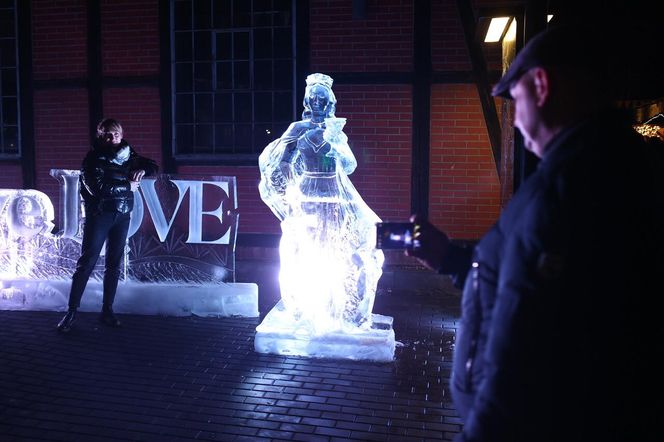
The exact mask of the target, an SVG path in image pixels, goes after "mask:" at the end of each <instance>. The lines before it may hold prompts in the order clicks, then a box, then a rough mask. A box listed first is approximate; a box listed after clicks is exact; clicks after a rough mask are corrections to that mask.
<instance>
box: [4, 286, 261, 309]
mask: <svg viewBox="0 0 664 442" xmlns="http://www.w3.org/2000/svg"><path fill="white" fill-rule="evenodd" d="M70 287H71V281H34V280H23V281H22V280H3V281H0V310H54V311H64V310H67V300H68V297H69V288H70ZM102 292H103V289H102V284H101V283H100V282H98V281H90V282H88V285H87V287H86V288H85V292H84V293H83V299H82V300H81V307H80V310H81V311H84V312H87V311H92V312H94V311H100V310H101V303H102V296H103V295H102ZM113 308H114V310H115V312H116V313H132V314H139V315H163V316H188V315H196V316H216V317H224V316H246V317H257V316H258V286H257V285H256V284H253V283H222V284H208V285H205V284H198V285H193V284H191V285H186V284H177V283H171V284H169V283H162V284H153V283H138V282H132V281H126V282H120V284H118V291H117V295H116V297H115V303H114V304H113Z"/></svg>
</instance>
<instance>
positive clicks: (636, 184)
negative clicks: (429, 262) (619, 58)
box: [441, 114, 664, 442]
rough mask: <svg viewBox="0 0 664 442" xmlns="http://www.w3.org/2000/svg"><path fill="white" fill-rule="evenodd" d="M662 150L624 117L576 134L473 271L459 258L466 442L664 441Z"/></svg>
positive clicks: (515, 204)
mask: <svg viewBox="0 0 664 442" xmlns="http://www.w3.org/2000/svg"><path fill="white" fill-rule="evenodd" d="M659 147H660V148H659V149H657V148H656V147H653V145H647V144H646V143H644V142H643V139H642V138H641V137H640V136H639V135H638V134H637V133H636V132H635V131H634V130H633V129H632V128H631V127H630V126H629V125H628V124H626V122H625V120H624V119H622V118H620V117H619V116H616V115H609V114H606V115H602V116H600V117H597V118H595V119H593V120H591V121H585V122H583V123H581V124H579V125H577V126H575V127H572V128H569V129H567V130H565V131H564V132H562V133H560V134H559V135H558V136H557V137H556V138H555V139H554V140H552V142H551V144H550V146H549V147H548V149H547V153H546V155H545V156H544V158H543V159H542V161H540V163H539V165H538V168H537V170H536V171H535V172H534V173H533V174H532V175H531V176H530V177H529V178H528V179H527V180H526V182H524V184H523V185H522V187H521V188H520V189H519V190H518V192H517V193H516V194H515V195H514V197H513V199H512V201H511V202H510V204H509V205H508V206H507V207H506V209H505V210H504V211H503V213H502V214H501V216H500V219H499V220H498V222H497V223H496V224H495V225H494V226H493V228H492V229H491V230H490V231H489V232H488V233H487V234H486V235H485V236H484V237H483V238H482V240H481V241H480V242H479V244H478V245H477V246H476V247H475V250H474V252H473V255H472V261H471V260H470V254H469V253H468V251H466V250H463V249H460V248H458V247H456V246H453V248H452V249H451V251H450V255H449V256H448V257H447V263H446V266H445V267H444V268H443V269H441V271H442V272H443V273H451V274H454V275H455V276H456V277H457V280H458V279H459V278H463V277H464V275H465V274H466V272H468V273H467V277H465V286H464V292H463V300H462V316H463V317H462V320H461V323H460V327H459V330H458V332H457V339H456V345H455V355H454V369H453V376H452V382H451V388H452V393H453V397H454V399H455V403H456V405H457V408H458V409H459V411H460V414H461V415H462V417H463V418H464V421H465V425H464V429H463V434H461V435H460V436H459V440H464V441H492V442H494V441H496V442H497V441H531V442H532V441H561V440H565V441H594V440H602V441H622V440H639V441H644V440H658V441H662V440H664V437H663V434H664V426H663V425H664V424H663V423H662V422H663V418H664V414H663V411H662V410H663V409H662V406H661V404H662V403H663V402H664V400H663V399H662V394H663V393H664V391H662V381H661V378H662V375H661V372H660V370H657V369H656V367H657V365H656V363H655V362H654V361H659V360H661V355H662V348H664V342H663V341H662V339H663V338H664V336H663V334H662V324H663V323H664V321H663V320H662V319H661V318H660V316H661V314H662V310H660V309H658V308H657V307H658V305H660V304H661V302H660V301H659V298H660V297H662V296H663V295H664V289H662V286H661V283H660V275H661V273H662V271H663V270H664V267H662V264H663V259H662V250H663V249H664V234H663V229H664V214H663V212H664V208H663V206H664V203H663V200H664V186H663V184H662V183H663V178H664V172H663V171H662V156H664V151H662V150H661V146H659ZM471 263H472V264H471Z"/></svg>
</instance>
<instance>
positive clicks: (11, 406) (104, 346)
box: [0, 264, 460, 442]
mask: <svg viewBox="0 0 664 442" xmlns="http://www.w3.org/2000/svg"><path fill="white" fill-rule="evenodd" d="M240 273H241V272H240ZM243 279H244V280H254V281H256V282H258V283H259V287H260V289H259V294H260V299H261V301H260V310H261V314H262V315H264V314H265V313H267V311H268V310H269V308H271V307H272V305H274V303H275V302H276V301H277V298H278V295H277V294H276V293H275V287H274V286H275V281H276V278H275V277H274V273H273V272H272V271H271V269H270V268H269V266H263V267H261V265H260V264H258V265H252V266H251V268H250V269H248V270H246V271H245V272H244V274H243V275H239V277H238V280H243ZM374 312H375V313H380V314H384V315H389V316H393V317H394V329H395V333H396V339H397V341H398V342H399V343H400V344H402V345H398V348H397V350H396V355H395V359H394V361H393V362H387V363H372V362H359V361H346V360H322V359H308V358H301V357H285V356H277V355H265V354H258V353H255V352H254V351H253V339H254V335H255V327H256V325H258V324H259V323H260V320H261V318H199V317H193V316H192V317H159V316H138V315H122V317H121V318H122V320H123V322H124V326H123V327H122V328H120V329H110V328H107V327H105V326H103V325H101V324H100V323H99V322H98V321H97V315H96V314H94V313H81V314H80V317H79V318H78V321H77V323H76V328H75V329H74V330H72V331H71V332H70V333H69V334H68V335H64V336H63V335H60V334H58V333H57V332H56V331H55V325H56V323H57V322H58V321H59V319H60V318H61V316H62V313H58V312H23V311H0V324H1V325H0V440H1V441H3V442H5V441H28V440H62V441H86V442H87V441H117V440H136V441H171V440H186V439H200V440H220V441H235V440H238V441H240V440H251V441H254V440H255V441H261V440H265V441H268V440H300V441H342V440H344V441H345V440H362V441H370V440H378V441H424V440H450V439H452V438H453V436H454V434H455V433H457V432H458V431H459V430H460V422H459V419H458V417H457V415H456V411H455V410H454V408H453V405H452V404H451V401H450V396H449V391H448V388H447V383H448V381H449V374H450V368H451V367H450V364H451V357H452V348H453V343H454V335H455V324H456V319H457V318H458V312H459V293H458V291H457V290H455V289H454V288H452V287H451V286H450V285H449V281H447V280H446V279H445V278H442V277H438V276H435V275H431V274H430V273H427V272H425V271H421V270H417V271H416V270H395V271H389V272H386V273H385V274H384V276H383V278H382V279H381V283H380V286H379V291H378V296H377V299H376V305H375V308H374Z"/></svg>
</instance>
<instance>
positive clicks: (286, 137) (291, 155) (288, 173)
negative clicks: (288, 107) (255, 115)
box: [279, 121, 310, 180]
mask: <svg viewBox="0 0 664 442" xmlns="http://www.w3.org/2000/svg"><path fill="white" fill-rule="evenodd" d="M309 126H310V124H309V122H308V121H297V122H295V123H291V125H290V126H288V129H286V131H285V132H284V134H283V135H282V136H281V139H280V141H279V143H280V144H281V145H282V149H283V153H282V154H281V159H280V160H279V169H281V172H282V173H283V174H284V176H285V177H286V178H288V179H289V180H291V179H293V160H294V159H295V156H296V155H295V154H296V153H297V140H298V138H300V137H301V136H302V135H303V134H304V133H305V132H306V131H307V129H308V128H309Z"/></svg>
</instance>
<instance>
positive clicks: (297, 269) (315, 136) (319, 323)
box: [257, 74, 394, 357]
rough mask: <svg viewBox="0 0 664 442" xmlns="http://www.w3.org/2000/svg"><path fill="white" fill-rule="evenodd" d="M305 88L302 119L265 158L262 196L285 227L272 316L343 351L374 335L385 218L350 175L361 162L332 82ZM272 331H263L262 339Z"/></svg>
mask: <svg viewBox="0 0 664 442" xmlns="http://www.w3.org/2000/svg"><path fill="white" fill-rule="evenodd" d="M306 83H307V86H306V90H305V96H304V112H303V114H302V120H300V121H296V122H294V123H292V124H291V125H290V126H289V127H288V129H286V131H285V132H284V133H283V135H282V136H281V137H280V138H278V139H276V140H274V141H273V142H271V143H270V144H268V146H266V148H265V149H264V150H263V152H262V153H261V155H260V157H259V168H260V172H261V181H260V184H259V191H260V195H261V198H262V199H263V201H264V202H265V203H266V204H267V205H268V206H269V207H270V209H271V210H272V212H273V213H274V214H275V215H276V216H277V217H278V218H279V219H280V220H281V230H282V236H281V242H280V245H279V257H280V265H281V268H280V274H279V283H280V288H281V303H280V310H279V312H278V313H277V312H276V310H273V312H274V313H275V315H277V316H278V317H279V319H278V320H276V322H277V323H278V324H280V325H279V327H281V325H284V324H286V323H289V324H290V325H288V326H286V325H284V326H285V327H286V328H287V329H291V328H292V327H295V328H294V329H293V330H294V331H295V332H296V333H298V334H300V335H303V336H311V337H321V336H327V337H328V338H330V339H332V340H333V341H334V342H335V343H336V344H330V345H331V346H335V345H336V346H341V347H344V345H345V344H341V343H340V341H339V339H341V336H347V335H356V334H358V333H368V332H369V331H370V330H372V320H373V319H375V315H372V309H373V304H374V300H375V296H376V286H377V284H378V280H379V279H380V276H381V274H382V265H383V260H384V257H383V252H382V251H381V250H378V249H376V247H375V244H376V243H375V236H376V230H375V229H376V227H375V225H376V222H379V221H380V218H379V217H378V216H377V215H376V214H375V213H374V212H373V211H372V210H371V208H370V207H369V206H368V205H367V204H366V203H365V202H364V200H363V199H362V197H361V196H360V194H359V193H358V191H357V190H356V189H355V187H354V186H353V184H352V182H351V181H350V179H349V178H348V175H349V174H351V173H353V171H354V170H355V168H356V167H357V161H356V160H355V156H354V155H353V152H352V151H351V149H350V146H349V145H348V137H347V136H346V134H345V133H344V132H343V128H344V126H345V124H346V119H345V118H338V117H336V116H335V107H336V102H337V100H336V97H335V96H334V93H333V92H332V78H330V77H329V76H327V75H324V74H312V75H309V76H308V77H307V81H306ZM266 320H267V318H266ZM275 326H276V325H275V324H272V325H271V326H270V327H275ZM291 326H292V327H291ZM266 330H267V327H263V324H261V326H260V327H259V328H258V329H257V339H258V340H259V341H260V340H261V339H262V338H263V337H264V336H262V334H261V333H263V332H266ZM268 333H271V332H268ZM333 335H334V338H332V336H333ZM312 339H313V338H312ZM316 339H317V338H316ZM393 339H394V338H393V332H392V340H393ZM293 344H294V345H295V341H293ZM337 344H338V345H337ZM278 345H280V344H278ZM297 345H298V346H301V345H302V343H301V342H300V341H297ZM268 347H269V346H263V347H261V348H263V349H267V348H268ZM341 347H339V348H341ZM392 348H393V345H392ZM257 350H258V351H261V350H260V349H259V346H257ZM349 351H350V350H349ZM277 352H279V353H281V351H277ZM303 352H304V353H309V352H307V351H303ZM315 353H320V352H318V351H317V352H315ZM324 353H325V352H324ZM341 353H344V352H343V351H342V352H341ZM297 354H299V353H297ZM339 356H340V357H344V355H339Z"/></svg>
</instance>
